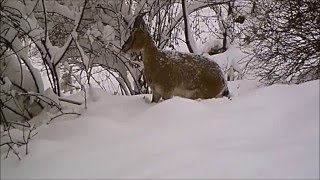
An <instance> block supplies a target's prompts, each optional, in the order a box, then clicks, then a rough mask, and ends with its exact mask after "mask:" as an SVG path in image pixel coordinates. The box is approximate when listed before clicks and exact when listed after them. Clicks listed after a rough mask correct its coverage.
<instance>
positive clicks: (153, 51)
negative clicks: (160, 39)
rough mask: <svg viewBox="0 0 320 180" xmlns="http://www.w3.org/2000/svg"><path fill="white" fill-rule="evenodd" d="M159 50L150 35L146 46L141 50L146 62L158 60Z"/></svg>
mask: <svg viewBox="0 0 320 180" xmlns="http://www.w3.org/2000/svg"><path fill="white" fill-rule="evenodd" d="M158 52H159V50H158V48H157V47H156V45H155V43H154V42H153V40H152V38H151V37H150V36H149V37H148V39H147V40H146V42H145V44H144V47H143V49H142V51H141V54H142V58H143V61H144V63H145V64H148V63H154V62H156V59H157V55H158V54H159V53H158Z"/></svg>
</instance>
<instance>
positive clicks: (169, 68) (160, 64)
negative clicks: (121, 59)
mask: <svg viewBox="0 0 320 180" xmlns="http://www.w3.org/2000/svg"><path fill="white" fill-rule="evenodd" d="M122 51H123V52H125V53H127V52H141V54H142V59H143V63H144V71H145V72H144V74H145V77H146V81H147V83H148V85H149V86H150V87H151V89H152V92H153V100H152V101H153V102H158V101H159V100H160V98H161V97H162V98H163V99H169V98H171V97H173V96H180V97H184V98H189V99H198V98H200V99H208V98H216V97H221V96H222V94H225V93H226V92H227V94H228V90H227V85H226V81H225V79H224V77H223V73H222V71H221V69H220V67H219V66H218V64H217V63H215V62H213V61H210V60H209V59H207V58H205V57H203V56H200V55H194V54H187V53H180V52H169V51H167V52H166V51H160V50H158V49H157V47H156V46H155V44H154V42H153V40H152V38H151V36H150V35H149V33H147V32H144V31H143V30H141V29H140V28H138V29H136V30H134V31H133V32H132V34H131V36H130V37H129V39H128V40H127V41H126V42H125V44H124V45H123V46H122Z"/></svg>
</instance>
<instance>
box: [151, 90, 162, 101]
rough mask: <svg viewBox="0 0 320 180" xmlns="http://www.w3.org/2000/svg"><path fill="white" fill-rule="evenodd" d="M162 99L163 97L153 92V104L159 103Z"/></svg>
mask: <svg viewBox="0 0 320 180" xmlns="http://www.w3.org/2000/svg"><path fill="white" fill-rule="evenodd" d="M160 99H161V95H160V94H159V93H158V92H157V91H155V90H153V91H152V100H151V102H152V103H153V102H155V103H157V102H159V100H160Z"/></svg>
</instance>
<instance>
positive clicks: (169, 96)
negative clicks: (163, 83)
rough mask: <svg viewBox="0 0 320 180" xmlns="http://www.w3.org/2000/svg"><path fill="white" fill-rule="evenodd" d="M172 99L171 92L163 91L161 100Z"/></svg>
mask: <svg viewBox="0 0 320 180" xmlns="http://www.w3.org/2000/svg"><path fill="white" fill-rule="evenodd" d="M172 97H173V90H170V91H165V92H164V93H163V95H162V99H163V100H167V99H171V98H172Z"/></svg>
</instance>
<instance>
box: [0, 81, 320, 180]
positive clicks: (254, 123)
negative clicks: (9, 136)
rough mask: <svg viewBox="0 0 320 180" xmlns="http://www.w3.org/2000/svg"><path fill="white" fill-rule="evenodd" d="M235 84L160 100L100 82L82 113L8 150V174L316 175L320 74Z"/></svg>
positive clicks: (3, 162) (4, 168) (3, 165)
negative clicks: (19, 151)
mask: <svg viewBox="0 0 320 180" xmlns="http://www.w3.org/2000/svg"><path fill="white" fill-rule="evenodd" d="M241 83H242V85H241ZM250 83H251V84H250ZM230 87H231V90H232V91H233V94H234V95H235V97H234V98H233V100H228V99H211V100H202V101H200V102H199V101H192V100H188V99H182V98H173V99H171V100H167V101H163V102H161V103H158V104H150V103H147V102H146V100H145V99H143V96H131V97H123V96H111V95H107V94H105V93H104V92H101V91H98V90H96V92H95V93H96V94H97V97H98V98H97V97H96V98H94V99H96V100H97V101H91V102H89V104H88V110H87V111H85V112H83V115H82V116H80V117H79V118H76V119H68V120H55V121H54V122H52V123H51V124H50V125H48V126H41V127H39V128H38V131H39V134H38V135H37V136H36V137H35V138H34V140H32V142H31V143H30V154H29V155H27V156H23V158H22V160H21V161H19V160H17V158H16V157H15V156H14V155H11V156H9V158H8V159H3V156H4V154H2V160H1V178H5V179H6V178H24V179H26V178H52V179H54V178H74V179H78V178H89V179H93V178H131V179H132V178H138V179H141V178H153V179H154V178H158V179H159V178H176V179H177V178H191V179H195V178H197V179H198V178H210V179H221V178H228V179H235V178H237V179H238V178H242V179H259V178H261V179H262V178H263V179H271V178H281V179H282V178H287V179H293V178H295V179H312V178H317V179H318V178H319V80H317V81H312V82H308V83H304V84H301V85H291V86H288V85H273V86H270V87H263V88H254V86H253V85H252V82H244V81H243V82H239V81H238V82H233V84H231V85H230Z"/></svg>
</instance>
